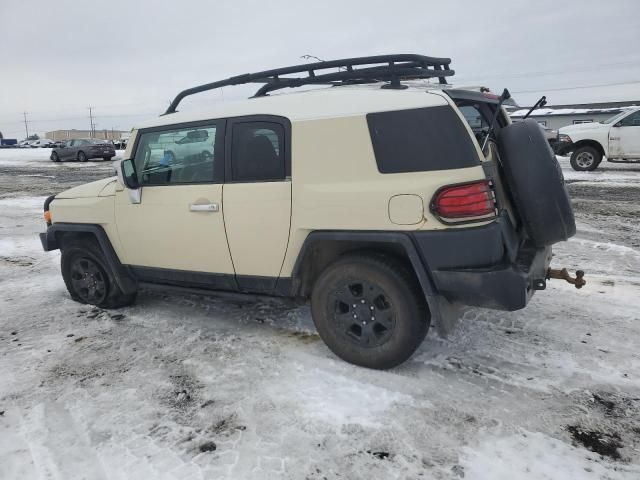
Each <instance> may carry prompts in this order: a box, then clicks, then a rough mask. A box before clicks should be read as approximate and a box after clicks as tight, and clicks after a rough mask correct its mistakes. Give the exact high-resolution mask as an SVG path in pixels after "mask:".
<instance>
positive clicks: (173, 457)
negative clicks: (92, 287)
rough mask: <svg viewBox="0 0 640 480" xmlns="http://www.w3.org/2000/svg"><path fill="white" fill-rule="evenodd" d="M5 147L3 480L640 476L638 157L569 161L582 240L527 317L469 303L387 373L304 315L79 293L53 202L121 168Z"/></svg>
mask: <svg viewBox="0 0 640 480" xmlns="http://www.w3.org/2000/svg"><path fill="white" fill-rule="evenodd" d="M48 153H49V152H48V150H0V479H5V478H6V479H13V478H16V479H18V478H19V479H31V478H38V479H50V478H51V479H75V478H87V479H92V480H93V479H129V478H130V479H141V478H154V479H156V478H162V479H164V478H167V479H170V478H176V479H178V478H179V479H182V478H196V479H201V478H202V479H204V478H206V479H209V478H229V479H244V478H269V479H272V478H287V479H305V478H306V479H325V478H326V479H338V478H339V479H360V478H362V479H365V478H366V479H370V478H376V479H378V478H379V479H387V478H398V479H415V478H434V479H459V478H465V479H469V478H471V479H487V480H488V479H491V480H500V479H505V480H507V479H509V480H511V479H532V480H534V479H535V480H540V479H559V478H560V479H565V478H566V479H582V478H584V479H637V478H640V349H639V346H640V319H639V317H640V275H639V274H638V271H639V269H640V235H639V234H640V165H625V164H609V163H603V164H602V166H601V167H600V168H599V169H598V170H597V171H595V172H588V173H587V172H585V173H578V172H574V171H572V170H571V169H570V167H569V166H568V162H567V161H566V159H561V163H562V166H563V169H564V171H565V176H566V179H567V182H568V186H569V191H570V193H571V194H572V196H573V201H574V207H575V211H576V216H577V221H578V234H577V236H576V237H575V238H573V239H571V240H570V241H569V242H566V243H564V244H561V245H558V246H557V248H555V249H554V251H555V253H556V256H555V258H554V262H553V263H554V266H556V267H567V268H569V269H571V270H574V269H576V268H581V269H583V270H585V271H586V272H587V275H586V279H587V281H588V284H587V286H586V287H585V288H583V289H582V290H576V289H574V288H573V287H571V286H570V285H568V284H565V283H561V282H560V281H551V282H550V283H549V285H548V288H547V290H546V291H543V292H538V293H537V294H536V296H535V297H534V298H533V300H532V301H531V303H530V304H529V306H528V307H527V308H526V309H525V310H522V311H519V312H514V313H506V312H495V311H489V310H482V309H471V310H469V311H467V312H466V313H465V315H464V317H463V318H462V319H461V321H460V323H459V325H458V327H457V328H456V330H455V331H454V332H453V333H452V334H451V335H450V336H449V338H446V339H443V338H440V337H438V336H437V335H436V334H435V331H434V330H432V331H431V332H430V333H429V336H428V337H427V340H426V341H425V342H424V344H423V345H422V347H421V348H420V349H419V351H418V352H417V353H416V355H414V356H413V358H412V359H411V360H410V361H408V362H407V363H406V364H404V365H402V366H401V367H399V368H397V369H394V370H392V371H388V372H376V371H370V370H365V369H361V368H358V367H354V366H351V365H348V364H346V363H344V362H342V361H340V360H338V359H336V358H335V357H334V356H333V355H332V354H331V352H330V351H329V350H328V349H327V348H326V347H325V346H324V344H323V343H322V342H321V341H320V339H319V337H318V336H317V334H316V332H315V330H314V328H313V323H312V322H311V319H310V315H309V311H308V308H307V307H299V306H293V305H291V304H289V303H288V302H285V301H279V300H256V299H233V300H230V299H228V298H221V297H207V298H205V297H199V296H191V295H186V296H176V295H165V294H161V293H154V292H143V293H142V294H141V295H140V296H139V299H138V302H137V304H136V305H134V306H132V307H129V308H124V309H121V310H119V311H108V312H107V311H103V310H101V309H95V308H91V307H88V306H86V305H80V304H78V303H75V302H73V301H72V300H71V299H70V298H69V295H68V293H67V291H66V289H65V287H64V284H63V282H62V278H61V276H60V273H59V253H58V252H50V253H45V252H43V251H42V250H41V247H40V243H39V240H38V238H37V233H38V232H40V231H43V230H44V223H43V221H42V216H41V210H42V202H43V201H44V197H45V196H47V195H49V194H52V193H57V192H59V191H62V190H64V189H66V188H69V187H71V186H74V185H77V184H80V183H84V182H87V181H92V180H95V179H98V178H102V177H105V176H109V175H112V171H113V168H112V165H111V163H110V162H106V163H105V162H87V163H85V164H78V163H62V164H54V163H52V162H50V161H49V160H48Z"/></svg>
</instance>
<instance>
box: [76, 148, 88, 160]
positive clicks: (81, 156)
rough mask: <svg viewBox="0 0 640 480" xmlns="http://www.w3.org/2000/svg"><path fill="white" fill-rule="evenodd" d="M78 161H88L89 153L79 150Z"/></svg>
mask: <svg viewBox="0 0 640 480" xmlns="http://www.w3.org/2000/svg"><path fill="white" fill-rule="evenodd" d="M78 161H79V162H86V161H87V154H86V153H84V152H83V151H82V150H81V151H79V152H78Z"/></svg>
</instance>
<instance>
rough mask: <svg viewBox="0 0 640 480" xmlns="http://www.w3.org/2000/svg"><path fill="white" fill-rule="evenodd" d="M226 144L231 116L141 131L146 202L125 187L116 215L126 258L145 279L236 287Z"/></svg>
mask: <svg viewBox="0 0 640 480" xmlns="http://www.w3.org/2000/svg"><path fill="white" fill-rule="evenodd" d="M185 143H188V144H189V148H188V149H186V148H184V147H183V145H184V144H185ZM223 145H224V122H207V123H202V122H199V123H198V124H188V125H186V126H184V125H183V126H173V127H170V128H167V127H163V128H162V129H148V130H141V131H140V132H139V133H138V140H137V144H136V147H135V149H134V154H133V158H134V163H135V166H136V174H137V176H138V181H139V183H140V185H141V201H140V203H138V204H134V203H131V202H130V200H129V197H128V195H127V192H126V191H123V192H118V193H117V196H116V212H115V214H116V225H117V227H118V234H119V237H120V242H121V244H122V247H123V250H124V254H125V261H126V263H127V264H128V265H130V266H132V267H133V269H134V271H135V272H136V274H137V275H138V276H139V277H140V278H141V279H142V280H145V281H152V282H159V283H177V284H185V285H188V286H203V287H211V288H234V287H235V278H234V270H233V264H232V262H231V255H230V253H229V247H228V244H227V237H226V233H225V227H224V220H223V215H224V206H223V203H222V202H223V198H222V188H223V186H222V182H223V180H224V146H223Z"/></svg>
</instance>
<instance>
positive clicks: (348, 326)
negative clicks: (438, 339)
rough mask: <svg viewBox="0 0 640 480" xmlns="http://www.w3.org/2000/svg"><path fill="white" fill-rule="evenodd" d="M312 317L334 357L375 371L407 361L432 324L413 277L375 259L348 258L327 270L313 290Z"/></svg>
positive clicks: (392, 262)
mask: <svg viewBox="0 0 640 480" xmlns="http://www.w3.org/2000/svg"><path fill="white" fill-rule="evenodd" d="M311 313H312V316H313V321H314V323H315V326H316V328H317V330H318V333H319V334H320V337H321V338H322V339H323V340H324V342H325V343H326V344H327V346H328V347H329V349H331V351H332V352H333V353H335V354H336V355H337V356H338V357H340V358H342V359H343V360H345V361H347V362H349V363H353V364H355V365H360V366H362V367H367V368H374V369H388V368H392V367H395V366H397V365H400V364H401V363H403V362H404V361H406V360H407V359H408V358H409V357H410V356H411V355H412V354H413V353H414V352H415V351H416V349H417V348H418V347H419V346H420V344H421V343H422V341H423V340H424V337H425V336H426V334H427V331H428V330H429V325H430V321H431V318H430V315H429V310H428V307H427V304H426V300H425V298H424V295H423V293H422V291H421V290H420V287H419V285H418V282H417V280H416V278H415V275H414V274H413V272H411V271H410V270H409V269H408V268H406V267H405V266H404V265H403V264H402V263H400V262H397V261H395V260H392V259H389V258H387V257H384V256H378V255H372V256H363V255H349V256H346V257H343V258H341V259H339V260H338V261H336V262H335V263H333V264H332V265H330V266H329V267H327V268H326V269H325V270H324V271H323V272H322V273H321V274H320V277H319V278H318V280H317V281H316V283H315V285H314V288H313V292H312V295H311Z"/></svg>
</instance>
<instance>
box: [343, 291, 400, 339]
mask: <svg viewBox="0 0 640 480" xmlns="http://www.w3.org/2000/svg"><path fill="white" fill-rule="evenodd" d="M333 300H334V301H333V302H332V304H333V305H334V311H333V312H332V314H333V319H334V322H335V324H336V328H337V331H338V332H339V334H340V335H342V336H346V337H347V338H348V339H349V340H350V341H352V342H354V343H356V344H358V345H359V346H361V347H366V348H369V347H376V346H380V345H382V344H383V343H385V342H386V341H388V340H389V338H390V337H391V335H392V333H393V329H394V327H395V309H394V308H393V306H392V304H391V303H390V301H389V299H388V296H387V294H386V293H385V292H384V291H383V290H382V289H381V288H380V287H378V286H377V285H375V284H374V283H372V282H367V281H352V282H348V283H346V284H345V285H343V286H341V288H339V289H337V290H336V291H335V292H334V293H333Z"/></svg>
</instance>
